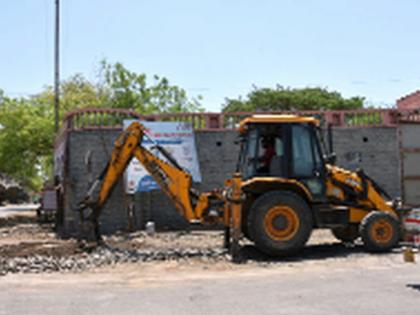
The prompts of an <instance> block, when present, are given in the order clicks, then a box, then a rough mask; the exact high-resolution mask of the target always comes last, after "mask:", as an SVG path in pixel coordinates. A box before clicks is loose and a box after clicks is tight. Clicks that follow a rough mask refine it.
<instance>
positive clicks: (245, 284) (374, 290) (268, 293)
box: [0, 262, 420, 315]
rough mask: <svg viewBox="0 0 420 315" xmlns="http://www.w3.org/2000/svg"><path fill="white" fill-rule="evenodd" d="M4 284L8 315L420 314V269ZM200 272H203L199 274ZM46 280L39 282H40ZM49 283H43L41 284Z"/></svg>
mask: <svg viewBox="0 0 420 315" xmlns="http://www.w3.org/2000/svg"><path fill="white" fill-rule="evenodd" d="M135 268H136V269H135V270H136V271H134V272H133V271H131V272H127V273H126V274H124V271H123V270H118V268H116V269H114V270H113V271H112V275H111V276H110V275H109V274H106V273H97V274H94V275H92V274H88V275H83V274H82V275H76V276H74V275H57V274H55V275H43V276H27V275H11V276H6V277H4V278H1V277H0V314H25V315H28V314H43V315H49V314H54V315H57V314H65V315H67V314H68V315H70V314H78V315H81V314H100V315H103V314H107V315H109V314H153V315H161V314H162V315H169V314H215V315H216V314H217V315H220V314H241V315H247V314H287V315H291V314H302V315H303V314H305V315H308V314H319V315H325V314H352V315H353V314H369V315H372V314H381V315H387V314H390V315H391V314H392V315H396V314H398V315H403V314H420V267H419V265H416V264H413V265H403V264H402V263H401V264H400V265H398V266H394V265H393V266H391V265H390V266H380V267H375V266H373V267H365V266H362V265H360V266H357V265H355V266H353V267H351V268H348V267H345V268H338V267H335V268H333V269H331V268H323V267H322V262H321V263H318V264H317V265H314V266H313V269H312V268H311V265H308V266H305V268H298V269H294V268H287V267H281V268H277V267H276V268H268V269H267V268H264V267H255V268H245V269H243V270H242V269H239V270H219V271H217V272H215V271H214V270H213V271H208V272H206V271H205V270H202V271H200V273H199V274H198V275H197V274H196V275H195V276H194V277H190V276H189V273H188V270H185V269H184V271H183V273H181V274H179V273H178V274H177V271H176V269H175V270H174V271H172V274H173V276H172V278H171V277H169V276H168V274H169V273H170V272H171V271H170V268H166V269H165V270H164V271H163V272H162V273H160V274H159V272H158V271H155V272H154V273H155V275H154V276H153V277H149V278H148V277H146V276H145V273H146V272H147V271H144V270H142V269H141V268H142V267H141V266H136V267H135ZM195 273H196V272H195ZM37 277H38V278H37ZM40 279H41V280H40Z"/></svg>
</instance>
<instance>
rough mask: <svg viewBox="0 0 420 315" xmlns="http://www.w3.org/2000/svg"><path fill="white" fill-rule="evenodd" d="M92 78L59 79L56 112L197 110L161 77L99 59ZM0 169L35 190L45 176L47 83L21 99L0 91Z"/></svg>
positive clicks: (49, 150)
mask: <svg viewBox="0 0 420 315" xmlns="http://www.w3.org/2000/svg"><path fill="white" fill-rule="evenodd" d="M100 69H101V71H100V72H99V76H98V80H97V81H96V82H92V81H89V80H87V79H86V78H85V77H83V76H82V75H80V74H76V75H74V76H71V77H70V78H68V79H66V80H64V81H63V82H61V95H60V109H61V110H60V116H61V117H63V116H64V115H65V114H66V113H67V112H68V111H71V110H75V109H79V108H97V107H111V108H130V109H134V110H136V111H138V112H140V113H144V114H151V113H165V112H188V111H199V110H202V107H201V105H200V103H199V99H195V98H189V97H188V96H187V94H186V92H185V90H183V89H181V88H179V87H177V86H174V85H170V84H169V81H168V80H167V79H166V78H161V77H159V76H154V77H153V82H152V83H151V84H149V83H148V82H147V80H146V75H145V74H138V73H135V72H132V71H129V70H127V69H126V68H125V67H124V66H123V65H122V64H120V63H116V64H109V63H107V62H105V61H104V62H102V63H101V66H100ZM0 125H1V126H2V129H1V130H0V173H4V174H7V175H9V176H11V177H12V178H15V179H16V180H19V181H20V182H21V183H23V184H24V185H26V186H28V187H30V188H33V189H38V188H39V187H40V185H41V184H42V182H43V180H45V179H47V178H48V177H50V175H51V170H52V163H53V158H52V156H53V145H54V92H53V89H52V87H50V86H47V87H45V88H44V90H43V91H41V92H40V93H39V94H37V95H34V96H31V97H27V98H9V97H7V96H5V94H4V93H3V91H2V90H0Z"/></svg>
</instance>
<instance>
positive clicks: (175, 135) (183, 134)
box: [124, 120, 201, 194]
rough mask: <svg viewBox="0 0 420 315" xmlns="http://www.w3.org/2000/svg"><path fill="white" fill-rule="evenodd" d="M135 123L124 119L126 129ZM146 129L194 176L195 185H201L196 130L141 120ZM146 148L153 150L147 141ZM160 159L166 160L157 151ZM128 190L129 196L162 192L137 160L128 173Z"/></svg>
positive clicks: (132, 162) (126, 185)
mask: <svg viewBox="0 0 420 315" xmlns="http://www.w3.org/2000/svg"><path fill="white" fill-rule="evenodd" d="M133 121H135V120H124V129H126V128H127V127H128V126H129V125H130V124H131V123H132V122H133ZM140 122H141V123H142V124H143V125H144V126H145V127H146V133H147V135H148V136H149V137H150V138H152V140H153V141H155V142H156V143H157V144H159V145H161V146H162V147H164V148H165V149H166V150H167V151H168V152H169V153H170V154H171V155H172V156H173V157H174V158H175V159H176V160H177V161H178V163H179V165H181V166H182V167H183V168H184V169H185V170H187V171H188V172H189V173H190V174H191V175H192V177H193V181H194V182H201V174H200V166H199V163H198V157H197V150H196V146H195V139H194V130H193V128H192V125H191V124H190V123H185V122H150V121H140ZM142 145H143V146H144V147H145V148H147V149H150V148H151V147H152V146H153V144H152V143H151V141H149V140H148V139H146V138H143V142H142ZM153 153H154V154H156V155H157V156H158V157H159V158H160V159H162V160H166V158H165V157H163V156H162V154H160V153H159V152H158V151H156V150H155V151H153ZM125 187H126V192H127V193H128V194H134V193H135V192H140V191H150V190H154V189H159V186H158V185H157V183H156V182H155V181H154V180H153V178H152V176H150V174H149V173H148V172H147V171H146V170H145V169H144V168H143V166H142V165H141V164H140V162H139V161H138V160H137V159H136V158H133V160H132V161H131V163H130V165H129V166H128V168H127V170H126V172H125Z"/></svg>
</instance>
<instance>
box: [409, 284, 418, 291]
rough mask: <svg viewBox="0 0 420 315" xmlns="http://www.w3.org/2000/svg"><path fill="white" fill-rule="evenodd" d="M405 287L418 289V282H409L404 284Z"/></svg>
mask: <svg viewBox="0 0 420 315" xmlns="http://www.w3.org/2000/svg"><path fill="white" fill-rule="evenodd" d="M406 287H407V288H410V289H413V290H417V291H420V284H413V283H409V284H407V285H406Z"/></svg>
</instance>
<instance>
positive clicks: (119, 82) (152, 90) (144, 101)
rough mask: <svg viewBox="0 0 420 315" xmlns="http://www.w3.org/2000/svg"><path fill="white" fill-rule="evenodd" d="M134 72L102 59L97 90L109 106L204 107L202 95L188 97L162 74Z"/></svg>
mask: <svg viewBox="0 0 420 315" xmlns="http://www.w3.org/2000/svg"><path fill="white" fill-rule="evenodd" d="M151 81H152V82H151V83H150V84H149V83H148V80H147V76H146V74H144V73H140V74H138V73H135V72H132V71H130V70H128V69H127V68H125V67H124V66H123V65H122V64H121V63H115V64H109V63H108V62H106V61H102V62H101V67H100V71H99V82H98V93H99V95H100V96H101V98H102V99H104V100H106V101H105V103H106V105H107V106H108V107H113V108H129V109H134V110H136V111H137V112H139V113H143V114H152V113H153V114H154V113H179V112H197V111H203V107H202V106H201V104H200V100H201V97H198V98H189V97H187V93H186V92H185V90H184V89H182V88H180V87H178V86H175V85H170V84H169V81H168V79H167V78H165V77H160V76H158V75H154V76H153V80H151Z"/></svg>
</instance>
